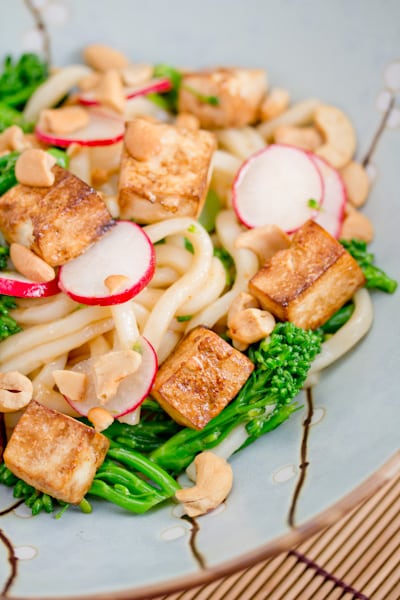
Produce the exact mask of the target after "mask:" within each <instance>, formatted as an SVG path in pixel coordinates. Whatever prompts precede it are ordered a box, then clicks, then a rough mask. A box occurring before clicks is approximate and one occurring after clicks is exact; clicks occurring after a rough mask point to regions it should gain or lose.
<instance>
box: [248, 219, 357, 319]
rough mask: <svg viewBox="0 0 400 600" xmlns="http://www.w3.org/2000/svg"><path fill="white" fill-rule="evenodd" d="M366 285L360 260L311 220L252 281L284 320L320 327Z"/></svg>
mask: <svg viewBox="0 0 400 600" xmlns="http://www.w3.org/2000/svg"><path fill="white" fill-rule="evenodd" d="M364 283H365V277H364V274H363V272H362V271H361V269H360V267H359V266H358V264H357V262H356V261H355V260H354V258H353V257H352V256H351V255H350V254H349V253H348V252H347V251H346V250H345V249H344V248H343V246H342V245H341V244H340V243H339V242H338V241H337V240H336V239H335V238H333V237H332V236H331V235H330V234H329V233H328V232H327V231H326V230H325V229H323V228H322V227H320V226H319V225H318V224H317V223H315V222H314V221H307V223H305V224H304V225H303V226H302V227H301V228H300V229H299V230H298V231H297V232H296V233H295V234H294V236H293V238H292V242H291V245H290V247H289V248H288V249H286V250H280V251H279V252H277V253H276V254H275V255H274V256H272V257H271V258H270V259H269V260H268V261H267V262H266V263H265V265H264V266H263V267H262V268H261V269H260V270H259V271H258V273H256V274H255V275H254V277H253V278H252V279H251V280H250V283H249V290H250V292H251V294H253V296H255V297H256V298H257V299H258V301H259V302H260V304H261V306H262V307H263V308H265V309H266V310H269V311H270V312H272V313H273V314H274V315H275V316H276V317H277V318H278V319H280V320H281V321H291V322H292V323H294V324H295V325H297V326H298V327H302V328H303V329H316V328H317V327H319V326H320V325H322V324H323V323H325V321H327V320H328V319H329V318H330V317H331V316H332V315H333V314H334V313H335V312H336V311H337V310H339V308H340V307H341V306H343V305H344V304H345V303H346V302H347V301H348V300H350V298H351V297H352V296H353V294H354V292H355V291H356V290H357V289H358V288H359V287H361V286H362V285H363V284H364Z"/></svg>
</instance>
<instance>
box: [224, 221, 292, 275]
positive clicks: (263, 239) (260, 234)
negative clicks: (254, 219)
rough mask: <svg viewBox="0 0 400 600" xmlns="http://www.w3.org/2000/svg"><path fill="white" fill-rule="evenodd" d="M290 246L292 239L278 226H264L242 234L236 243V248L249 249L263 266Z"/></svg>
mask: <svg viewBox="0 0 400 600" xmlns="http://www.w3.org/2000/svg"><path fill="white" fill-rule="evenodd" d="M289 246H290V238H289V236H288V235H286V233H285V232H284V231H282V229H280V228H279V227H277V226H276V225H262V226H261V227H254V229H249V230H247V231H244V232H243V233H241V234H240V235H239V236H238V237H237V238H236V241H235V248H248V249H249V250H252V252H254V253H255V254H257V256H258V259H259V261H260V263H261V264H262V265H263V264H264V263H265V262H266V261H267V260H268V259H269V258H271V256H273V255H274V254H275V253H276V252H278V250H285V249H286V248H289Z"/></svg>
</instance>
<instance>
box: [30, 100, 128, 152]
mask: <svg viewBox="0 0 400 600" xmlns="http://www.w3.org/2000/svg"><path fill="white" fill-rule="evenodd" d="M88 113H89V123H88V125H86V127H83V128H81V129H78V130H77V131H73V132H72V133H68V134H59V133H52V132H50V131H46V130H45V129H44V128H43V127H42V126H40V125H37V127H36V129H35V134H36V137H37V138H38V139H39V140H40V141H41V142H44V143H45V144H50V145H52V146H61V147H63V148H65V147H67V146H69V145H70V144H73V143H75V144H80V145H81V146H109V145H110V144H116V143H117V142H119V141H120V140H122V138H123V137H124V132H125V123H124V121H123V120H122V119H120V118H118V117H116V116H115V115H114V114H113V113H110V112H108V111H106V110H102V109H99V108H93V109H88Z"/></svg>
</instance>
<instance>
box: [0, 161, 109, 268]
mask: <svg viewBox="0 0 400 600" xmlns="http://www.w3.org/2000/svg"><path fill="white" fill-rule="evenodd" d="M52 171H53V172H54V175H55V181H54V184H53V185H52V186H50V187H30V186H26V185H22V184H17V185H15V186H14V187H12V188H11V189H10V190H8V192H6V193H5V194H3V196H1V197H0V229H1V231H2V232H3V234H4V237H5V239H6V240H7V242H9V243H10V244H11V243H12V242H17V243H19V244H22V245H23V246H26V247H28V248H30V250H32V251H33V252H35V253H36V254H37V255H38V256H40V257H41V258H42V259H43V260H44V261H46V262H47V263H48V264H49V265H51V266H52V267H58V266H60V265H63V264H65V263H66V262H68V261H69V260H71V259H73V258H76V257H77V256H79V255H80V254H82V253H83V252H84V251H85V250H86V249H87V248H88V247H89V246H90V245H91V244H93V243H94V242H95V241H96V240H97V239H98V238H99V237H101V236H102V235H103V233H105V232H106V231H107V230H108V229H109V228H110V227H111V226H112V225H113V221H112V218H111V215H110V213H109V212H108V210H107V207H106V205H105V203H104V201H103V199H102V198H101V196H100V195H99V194H98V193H97V192H96V191H95V190H94V189H93V188H91V187H90V186H89V185H87V184H86V183H84V182H83V181H82V180H80V179H79V178H78V177H75V175H73V174H72V173H70V172H69V171H66V170H65V169H62V168H61V167H59V166H58V165H55V166H54V167H53V168H52Z"/></svg>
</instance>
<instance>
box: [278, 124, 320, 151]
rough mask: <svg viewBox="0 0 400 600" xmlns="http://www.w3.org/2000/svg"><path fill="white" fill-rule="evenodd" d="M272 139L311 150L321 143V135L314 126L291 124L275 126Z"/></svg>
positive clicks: (279, 142)
mask: <svg viewBox="0 0 400 600" xmlns="http://www.w3.org/2000/svg"><path fill="white" fill-rule="evenodd" d="M274 140H275V142H276V143H277V144H289V145H290V146H296V147H297V148H304V150H310V151H311V152H314V151H315V150H316V149H317V148H319V146H321V145H322V143H323V140H322V137H321V136H320V134H319V133H318V131H317V130H316V129H315V128H314V127H292V126H291V125H280V126H279V127H277V128H276V129H275V131H274Z"/></svg>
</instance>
